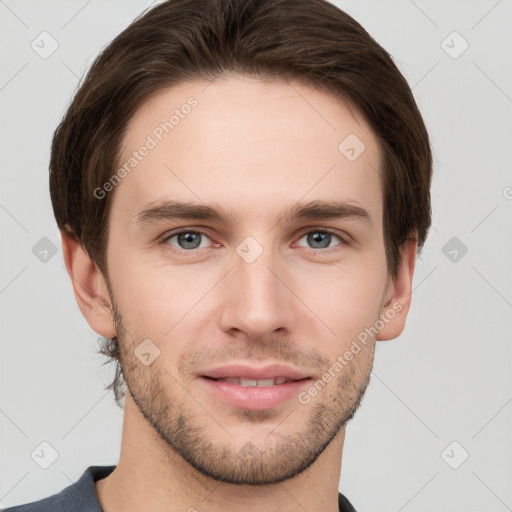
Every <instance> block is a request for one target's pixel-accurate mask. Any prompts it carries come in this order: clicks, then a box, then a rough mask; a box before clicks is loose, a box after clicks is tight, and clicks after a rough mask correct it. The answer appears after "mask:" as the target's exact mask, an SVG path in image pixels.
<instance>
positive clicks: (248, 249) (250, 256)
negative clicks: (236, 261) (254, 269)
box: [236, 236, 263, 263]
mask: <svg viewBox="0 0 512 512" xmlns="http://www.w3.org/2000/svg"><path fill="white" fill-rule="evenodd" d="M236 252H237V253H238V255H239V256H240V257H241V258H242V259H243V260H244V261H245V262H246V263H253V262H254V261H256V259H257V258H258V257H259V256H260V254H261V253H262V252H263V247H262V246H261V245H260V244H259V243H258V242H257V240H256V239H255V238H254V237H252V236H248V237H246V238H244V239H243V240H242V242H241V243H240V244H238V246H237V248H236Z"/></svg>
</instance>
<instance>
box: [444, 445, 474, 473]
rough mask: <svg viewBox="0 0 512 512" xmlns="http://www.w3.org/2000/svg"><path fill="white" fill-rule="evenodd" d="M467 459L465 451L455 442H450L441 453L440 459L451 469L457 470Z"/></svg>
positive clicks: (467, 455)
mask: <svg viewBox="0 0 512 512" xmlns="http://www.w3.org/2000/svg"><path fill="white" fill-rule="evenodd" d="M468 457H469V453H468V452H467V450H466V449H465V448H464V447H463V446H462V445H461V444H460V443H458V442H457V441H452V442H451V443H450V444H449V445H448V446H447V447H446V448H445V449H444V450H443V451H442V452H441V458H442V459H443V460H444V461H445V462H446V464H448V466H450V467H451V468H452V469H458V468H460V466H462V464H464V462H466V460H467V459H468Z"/></svg>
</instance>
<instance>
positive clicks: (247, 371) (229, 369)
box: [198, 364, 312, 411]
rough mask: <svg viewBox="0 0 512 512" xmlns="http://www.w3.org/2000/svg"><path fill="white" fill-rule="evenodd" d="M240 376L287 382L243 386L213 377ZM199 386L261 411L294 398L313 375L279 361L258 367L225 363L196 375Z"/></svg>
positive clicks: (241, 406)
mask: <svg viewBox="0 0 512 512" xmlns="http://www.w3.org/2000/svg"><path fill="white" fill-rule="evenodd" d="M229 377H231V378H234V377H240V378H243V379H252V380H262V379H272V378H276V377H286V378H287V379H291V380H290V381H289V382H284V383H282V384H275V385H273V386H261V387H260V386H250V387H246V386H242V385H240V384H235V383H232V382H225V381H218V380H214V379H222V378H229ZM198 380H199V382H200V383H201V385H202V386H203V387H204V388H205V389H206V390H207V392H209V393H211V394H212V395H213V396H215V397H217V398H218V399H220V400H222V401H223V402H224V403H226V404H228V405H231V406H233V407H237V408H239V409H245V410H255V411H256V410H264V409H271V408H274V407H277V406H278V405H281V404H283V403H285V402H287V401H288V400H291V399H294V398H296V397H297V395H298V394H299V393H300V391H301V390H303V389H304V388H305V387H306V386H308V385H310V383H311V382H312V378H311V377H309V376H308V375H306V374H305V373H304V372H301V371H300V370H296V369H294V368H292V367H290V366H286V365H282V364H272V365H268V366H264V367H261V368H255V367H250V366H246V365H240V364H235V365H228V366H222V367H219V368H214V369H211V370H207V371H205V372H204V373H203V374H202V375H199V376H198Z"/></svg>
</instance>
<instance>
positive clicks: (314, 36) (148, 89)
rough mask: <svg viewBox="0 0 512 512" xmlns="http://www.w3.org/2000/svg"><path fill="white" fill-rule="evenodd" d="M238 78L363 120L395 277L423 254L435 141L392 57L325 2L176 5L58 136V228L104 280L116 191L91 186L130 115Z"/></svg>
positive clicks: (160, 8) (98, 80) (89, 93)
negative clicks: (204, 84)
mask: <svg viewBox="0 0 512 512" xmlns="http://www.w3.org/2000/svg"><path fill="white" fill-rule="evenodd" d="M232 73H235V74H240V75H246V76H251V77H260V78H270V79H272V78H275V79H280V80H294V81H297V82H299V83H302V84H304V85H309V86H312V87H314V88H316V89H317V90H321V91H325V92H328V93H330V94H332V95H334V96H335V97H337V98H339V99H340V100H341V101H344V102H345V104H347V105H348V106H349V108H354V109H355V110H356V111H357V112H358V113H360V114H361V115H362V116H363V117H364V118H365V120H366V122H367V123H368V124H369V126H370V127H371V129H372V130H373V133H374V135H375V136H376V137H377V139H378V141H379V142H380V144H381V147H382V150H383V155H384V159H383V162H384V169H383V176H384V179H383V200H384V212H383V218H384V221H383V222H384V225H383V231H384V240H385V248H386V259H387V264H388V271H389V273H390V274H391V275H393V276H394V275H396V272H397V269H398V265H399V262H400V248H401V246H402V245H403V244H404V242H405V241H407V240H408V239H410V238H411V237H413V238H417V240H418V247H419V248H421V247H422V246H423V244H424V241H425V238H426V236H427V232H428V229H429V227H430V223H431V207H430V183H431V175H432V154H431V149H430V141H429V136H428V133H427V130H426V127H425V125H424V122H423V119H422V117H421V114H420V112H419V109H418V107H417V105H416V102H415V100H414V97H413V94H412V91H411V89H410V88H409V86H408V84H407V81H406V80H405V78H404V77H403V76H402V74H401V73H400V71H399V70H398V68H397V67H396V65H395V64H394V62H393V60H392V58H391V56H390V55H389V54H388V53H387V52H386V51H385V50H384V49H383V48H382V47H381V46H380V45H379V44H378V43H377V42H376V41H375V40H374V39H373V38H372V37H371V36H370V35H369V34H368V32H366V30H365V29H364V28H363V27H362V26H361V25H360V24H359V23H358V22H357V21H355V20H354V19H353V18H352V17H350V16H349V15H348V14H347V13H345V12H343V11H342V10H340V9H339V8H337V7H336V6H334V5H333V4H331V3H329V2H327V1H325V0H293V1H290V0H168V1H166V2H163V3H161V4H158V5H157V6H155V7H153V8H151V9H150V10H148V11H147V12H145V13H143V14H142V15H141V16H139V17H138V18H137V19H136V20H134V22H133V23H132V24H131V25H130V26H128V27H127V28H126V29H125V30H124V31H123V32H121V34H119V35H118V36H117V37H116V38H115V39H114V40H113V41H112V42H111V43H110V44H109V45H108V46H107V47H106V48H105V49H104V50H103V51H102V52H101V54H100V55H99V56H98V57H97V58H96V60H95V61H94V63H93V64H92V66H91V68H90V70H89V72H88V73H87V75H86V77H85V78H84V80H83V82H82V83H81V84H80V86H79V88H78V90H77V92H76V94H75V96H74V98H73V100H72V102H71V104H70V106H69V108H68V110H67V112H66V114H65V116H64V118H63V120H62V122H61V123H60V124H59V126H58V127H57V129H56V131H55V134H54V137H53V142H52V148H51V160H50V193H51V199H52V204H53V211H54V214H55V218H56V220H57V225H58V227H59V229H60V230H63V231H65V232H66V233H67V234H68V235H69V236H70V237H72V238H74V239H76V240H77V241H79V242H80V243H81V244H82V246H83V247H84V249H85V250H86V251H87V253H88V254H89V256H90V257H91V259H92V261H93V262H94V263H95V264H96V265H97V267H98V268H99V269H100V271H101V272H102V273H103V275H104V276H105V277H106V278H108V268H107V259H106V253H107V250H106V249H107V241H108V233H109V222H108V221H109V210H110V206H111V204H112V196H113V193H114V192H112V193H109V194H108V195H107V196H106V197H105V198H104V199H101V200H98V199H97V197H96V195H95V194H94V190H95V189H97V188H98V187H101V186H102V185H103V184H104V183H106V182H107V181H108V180H109V178H110V177H111V176H112V175H113V174H114V172H115V169H116V168H117V167H116V166H117V165H118V159H119V155H120V148H121V143H122V140H123V136H124V134H125V130H126V127H127V125H128V122H129V121H130V119H131V117H132V116H133V114H134V113H135V111H136V110H137V109H138V108H139V107H140V106H141V105H142V104H143V103H144V102H146V101H147V100H148V99H149V98H150V97H151V96H152V95H153V94H155V93H156V92H159V91H161V90H162V89H164V88H169V87H172V86H173V85H176V84H178V83H179V82H183V81H185V80H187V81H188V80H199V79H200V80H210V81H211V80H214V79H215V78H216V77H219V76H222V75H226V74H232ZM340 142H341V141H340ZM110 341H111V344H110V347H111V348H112V349H113V350H111V351H109V352H108V354H109V355H110V356H111V357H112V359H116V360H117V355H116V354H117V351H116V350H115V349H116V348H117V347H116V345H115V342H116V338H113V339H112V340H110ZM115 391H116V388H115ZM118 396H120V395H118V392H117V391H116V399H117V398H118Z"/></svg>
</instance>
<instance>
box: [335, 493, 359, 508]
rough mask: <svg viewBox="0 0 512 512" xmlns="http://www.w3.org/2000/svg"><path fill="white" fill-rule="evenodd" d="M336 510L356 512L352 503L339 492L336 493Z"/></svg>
mask: <svg viewBox="0 0 512 512" xmlns="http://www.w3.org/2000/svg"><path fill="white" fill-rule="evenodd" d="M338 508H339V510H340V512H357V511H356V509H355V508H354V506H353V505H352V503H350V501H348V499H347V498H346V497H345V496H343V494H341V492H339V493H338Z"/></svg>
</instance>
